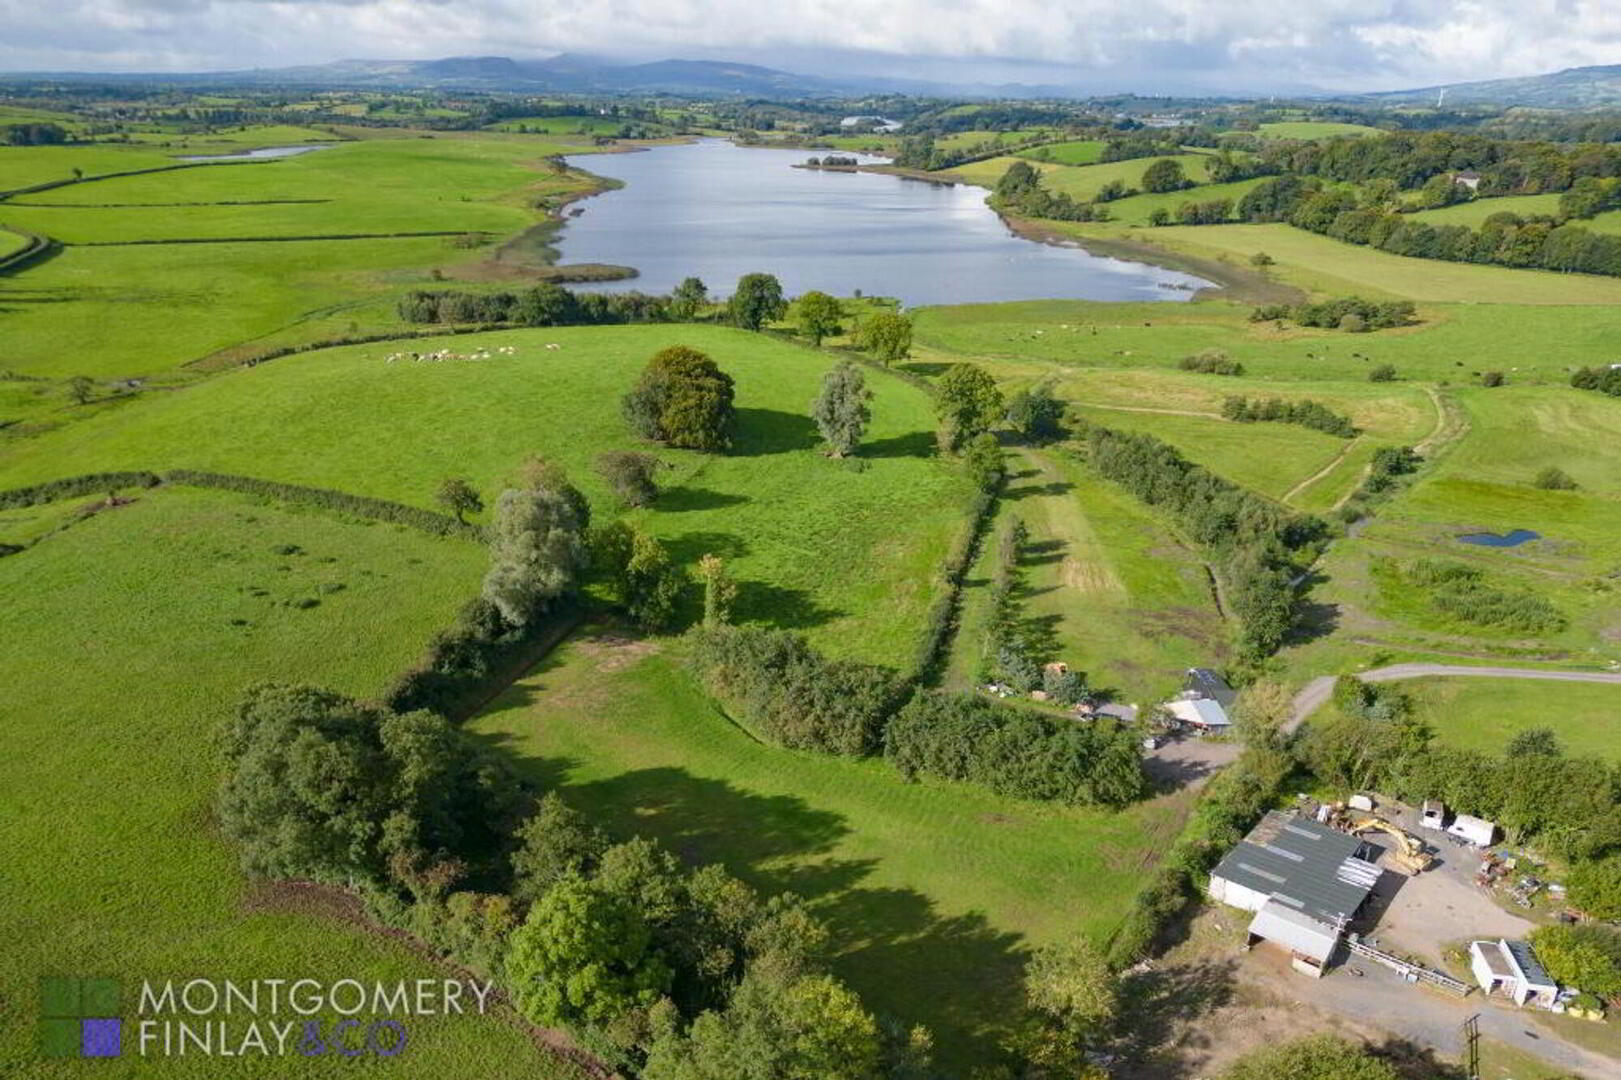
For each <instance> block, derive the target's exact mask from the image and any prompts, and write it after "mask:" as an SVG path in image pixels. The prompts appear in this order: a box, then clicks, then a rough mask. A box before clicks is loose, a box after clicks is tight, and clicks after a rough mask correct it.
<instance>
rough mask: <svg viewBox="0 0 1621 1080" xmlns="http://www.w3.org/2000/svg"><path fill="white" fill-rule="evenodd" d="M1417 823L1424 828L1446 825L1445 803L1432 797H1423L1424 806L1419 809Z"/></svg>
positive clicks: (1443, 826)
mask: <svg viewBox="0 0 1621 1080" xmlns="http://www.w3.org/2000/svg"><path fill="white" fill-rule="evenodd" d="M1418 823H1419V825H1420V826H1421V827H1423V828H1426V829H1444V828H1446V825H1447V807H1446V803H1442V802H1436V801H1435V800H1434V799H1425V800H1424V807H1423V809H1422V810H1420V811H1419V815H1418Z"/></svg>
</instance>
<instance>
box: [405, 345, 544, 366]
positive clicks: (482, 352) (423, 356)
mask: <svg viewBox="0 0 1621 1080" xmlns="http://www.w3.org/2000/svg"><path fill="white" fill-rule="evenodd" d="M546 348H548V349H561V348H562V346H561V345H558V344H557V343H555V342H551V343H548V344H547V345H546ZM517 354H518V348H517V346H516V345H499V346H497V347H496V348H495V349H494V350H491V349H488V348H484V349H478V350H476V351H474V352H470V353H459V352H451V351H450V350H449V349H439V350H438V351H436V352H429V353H419V352H397V353H389V354H388V355H387V356H385V357H383V363H385V364H393V363H396V362H398V361H400V360H415V361H416V362H417V363H419V364H437V363H443V362H444V361H446V360H488V359H490V358H491V357H492V356H516V355H517Z"/></svg>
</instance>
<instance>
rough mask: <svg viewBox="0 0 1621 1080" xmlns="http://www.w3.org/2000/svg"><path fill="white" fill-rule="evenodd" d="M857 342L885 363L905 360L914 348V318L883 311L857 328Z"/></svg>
mask: <svg viewBox="0 0 1621 1080" xmlns="http://www.w3.org/2000/svg"><path fill="white" fill-rule="evenodd" d="M856 344H858V345H859V346H860V347H861V348H863V349H865V350H867V351H868V352H870V353H872V354H873V355H874V356H876V357H877V358H878V359H880V360H882V361H883V362H884V363H885V364H892V363H894V362H895V361H896V360H903V359H905V358H906V354H907V353H908V352H909V351H910V350H911V348H912V320H911V319H908V318H907V317H906V316H905V315H898V314H896V313H895V312H892V311H881V312H879V313H878V314H877V315H874V316H873V317H872V318H870V319H868V320H867V321H866V322H864V323H862V324H861V326H860V327H859V328H858V329H857V330H856Z"/></svg>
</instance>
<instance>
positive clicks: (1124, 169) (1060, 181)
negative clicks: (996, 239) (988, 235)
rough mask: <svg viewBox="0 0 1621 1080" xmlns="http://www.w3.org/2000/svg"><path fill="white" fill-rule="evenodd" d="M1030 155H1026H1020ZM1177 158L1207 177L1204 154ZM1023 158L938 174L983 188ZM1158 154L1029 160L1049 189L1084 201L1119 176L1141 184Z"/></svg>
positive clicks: (1198, 177) (1196, 175)
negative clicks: (1065, 161)
mask: <svg viewBox="0 0 1621 1080" xmlns="http://www.w3.org/2000/svg"><path fill="white" fill-rule="evenodd" d="M1021 156H1027V155H1021ZM1171 156H1172V157H1173V158H1175V160H1177V161H1180V162H1181V163H1182V168H1183V169H1184V170H1185V171H1186V172H1187V176H1188V179H1190V180H1193V181H1195V182H1203V181H1204V180H1205V178H1206V171H1205V166H1206V159H1205V156H1204V155H1203V154H1174V155H1171ZM1018 160H1020V158H1019V157H1014V156H1011V155H1005V156H1002V157H993V158H986V159H985V160H984V161H975V162H970V163H969V164H967V165H959V166H957V167H956V168H954V169H947V170H945V171H943V172H941V173H940V174H939V175H940V176H942V177H944V178H945V179H948V180H961V181H964V182H966V183H969V184H978V185H979V186H980V187H984V188H994V187H995V186H996V182H997V181H998V180H1000V179H1002V174H1003V173H1005V172H1007V171H1008V168H1009V166H1011V165H1012V164H1013V163H1014V162H1016V161H1018ZM1156 160H1157V159H1156V158H1151V157H1147V158H1134V159H1132V160H1130V161H1111V162H1108V163H1106V164H1099V165H1058V164H1053V163H1049V162H1045V161H1034V160H1032V161H1030V162H1029V163H1030V164H1031V165H1033V166H1035V168H1036V169H1037V170H1038V171H1039V172H1040V173H1041V182H1042V185H1043V186H1045V187H1046V188H1047V189H1048V190H1050V191H1061V192H1063V193H1065V194H1067V195H1069V196H1070V197H1072V198H1074V199H1077V200H1079V201H1082V202H1085V201H1087V200H1089V199H1091V198H1092V197H1093V196H1094V195H1096V194H1097V193H1098V189H1100V188H1102V187H1103V185H1104V184H1107V183H1109V182H1110V181H1111V180H1119V181H1120V182H1121V183H1123V184H1125V185H1126V186H1127V187H1128V188H1140V187H1141V186H1142V179H1143V170H1144V169H1146V168H1148V166H1149V165H1151V164H1153V162H1154V161H1156Z"/></svg>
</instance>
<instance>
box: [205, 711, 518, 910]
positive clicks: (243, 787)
mask: <svg viewBox="0 0 1621 1080" xmlns="http://www.w3.org/2000/svg"><path fill="white" fill-rule="evenodd" d="M221 748H222V751H223V754H224V758H225V763H226V772H225V779H224V781H223V783H222V784H221V787H220V793H219V800H218V804H217V806H218V813H219V820H220V826H221V829H222V830H223V831H224V833H225V835H226V836H228V837H229V838H230V839H231V840H232V841H234V842H235V843H236V844H237V846H238V849H239V851H240V853H241V859H242V864H243V867H244V868H245V869H246V870H247V871H248V872H249V873H252V874H257V875H261V876H265V877H272V878H297V877H302V878H314V879H316V880H320V881H333V882H346V883H347V882H352V881H356V880H359V881H366V882H370V883H373V884H387V883H389V882H390V881H393V882H394V883H396V884H398V883H400V882H401V880H402V879H401V875H399V874H398V873H396V870H397V868H398V866H399V865H401V863H400V860H403V864H404V865H407V866H411V867H419V866H420V864H421V863H422V862H423V861H425V860H437V859H439V858H440V857H441V855H442V854H443V853H453V854H454V855H455V856H456V857H458V858H462V859H463V860H466V859H468V858H477V857H479V856H481V855H483V854H486V853H489V852H491V851H493V850H494V848H495V847H496V846H497V840H496V838H497V836H498V834H500V833H501V832H502V831H504V830H505V829H506V828H507V827H508V826H509V825H510V823H511V818H512V817H513V816H514V815H515V811H516V808H517V806H518V802H519V796H518V791H517V787H516V785H515V784H514V783H513V781H512V778H511V776H510V774H509V773H507V772H506V771H505V770H503V769H501V768H499V767H497V766H496V765H495V764H494V763H493V762H491V761H489V760H487V759H486V758H485V757H484V756H483V755H482V754H481V753H480V752H479V751H478V749H477V748H476V747H475V746H473V745H472V744H471V743H469V742H468V741H467V740H466V738H465V737H464V736H463V735H462V734H461V733H460V732H459V731H457V730H456V729H455V728H453V727H451V726H450V725H449V724H448V723H447V722H446V721H445V720H444V719H443V718H442V717H440V716H437V715H435V714H433V713H429V712H412V713H393V712H390V711H389V710H387V709H384V708H381V707H379V706H376V705H370V704H363V703H360V702H356V701H354V700H352V699H350V698H347V697H345V696H343V695H342V694H338V693H334V692H332V691H330V690H322V689H317V688H315V687H310V686H294V685H286V684H279V683H263V684H260V685H257V686H254V687H252V688H250V689H249V690H248V691H247V692H246V694H245V695H244V696H243V699H242V702H241V704H240V705H239V707H238V709H237V711H236V714H235V716H234V717H232V719H231V720H230V722H228V723H227V724H226V725H225V728H224V731H223V733H222V737H221Z"/></svg>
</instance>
